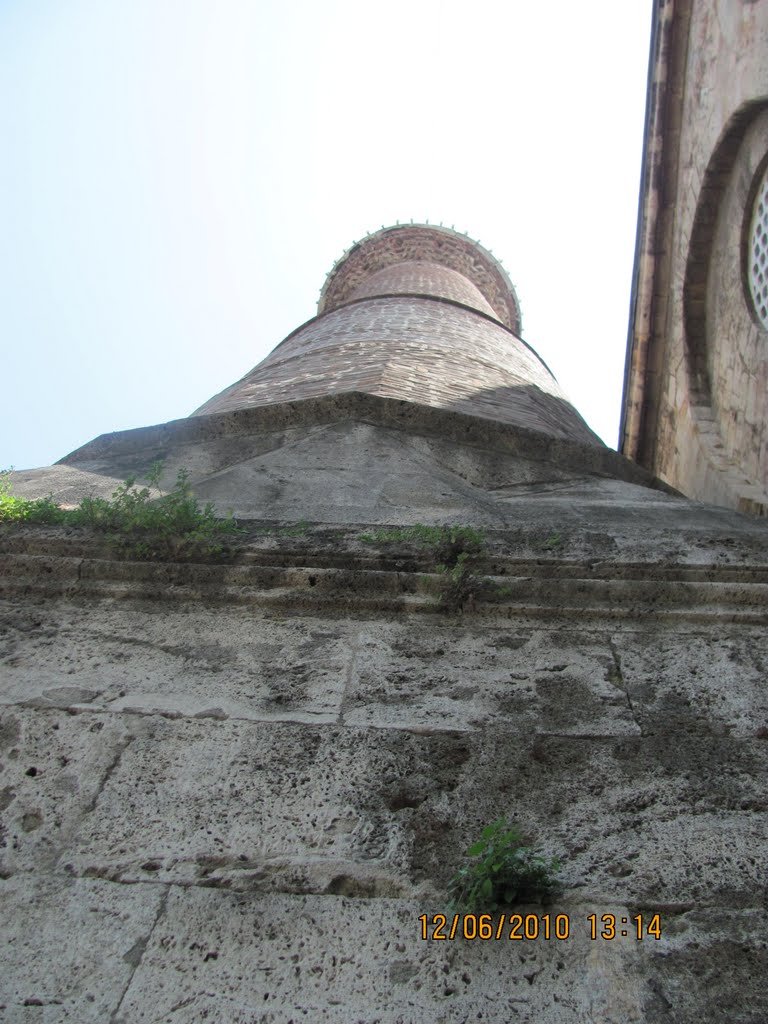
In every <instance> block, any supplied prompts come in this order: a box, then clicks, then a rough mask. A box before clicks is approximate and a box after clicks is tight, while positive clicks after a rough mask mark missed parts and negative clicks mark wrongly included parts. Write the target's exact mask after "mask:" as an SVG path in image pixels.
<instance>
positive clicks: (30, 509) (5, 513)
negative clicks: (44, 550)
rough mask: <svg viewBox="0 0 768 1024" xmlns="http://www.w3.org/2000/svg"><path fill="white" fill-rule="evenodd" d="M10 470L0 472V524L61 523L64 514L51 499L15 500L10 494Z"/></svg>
mask: <svg viewBox="0 0 768 1024" xmlns="http://www.w3.org/2000/svg"><path fill="white" fill-rule="evenodd" d="M10 475H11V470H10V469H4V470H2V472H0V523H41V524H51V523H61V522H64V519H65V517H66V512H65V510H64V509H61V508H59V506H58V505H57V504H56V502H55V501H54V500H53V498H52V497H50V496H49V497H47V498H34V499H32V498H17V497H16V496H15V495H13V494H11V482H10V479H9V477H10Z"/></svg>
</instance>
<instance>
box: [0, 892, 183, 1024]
mask: <svg viewBox="0 0 768 1024" xmlns="http://www.w3.org/2000/svg"><path fill="white" fill-rule="evenodd" d="M163 899H164V893H163V892H162V890H161V889H160V887H159V886H146V885H144V886H127V885H110V884H109V883H106V882H101V881H97V880H94V879H71V878H66V877H63V876H56V877H53V876H38V877H36V876H34V875H16V876H15V877H14V878H0V943H1V944H2V950H3V955H2V960H3V969H2V970H0V1020H2V1021H3V1022H7V1024H63V1022H68V1024H91V1022H93V1024H105V1022H106V1021H112V1020H114V1019H115V1018H114V1016H113V1014H114V1013H115V1012H116V1011H117V1010H118V1008H119V1006H120V1001H121V998H122V996H123V993H124V992H125V990H126V988H127V987H128V985H129V983H130V981H131V978H132V976H133V974H134V972H135V970H136V967H137V965H138V963H139V962H140V960H141V957H142V954H143V951H144V946H145V945H146V943H147V941H148V939H149V937H150V936H151V934H152V931H153V928H154V926H155V923H156V921H157V918H158V915H159V913H160V912H161V908H162V903H163ZM142 1016H143V1017H144V1019H145V1020H146V1019H149V1018H148V1016H147V1015H146V1009H145V1010H144V1011H142ZM135 1019H141V1018H140V1017H139V1018H135Z"/></svg>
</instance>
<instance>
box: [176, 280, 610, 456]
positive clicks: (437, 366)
mask: <svg viewBox="0 0 768 1024" xmlns="http://www.w3.org/2000/svg"><path fill="white" fill-rule="evenodd" d="M350 391H363V392H365V393H367V394H372V395H379V396H382V397H385V398H399V399H405V400H407V401H411V402H416V403H420V404H424V405H430V406H436V407H440V408H445V409H452V410H456V411H460V412H465V413H469V414H472V415H476V416H484V417H488V418H491V419H496V420H499V421H500V422H502V423H513V424H516V425H518V426H522V427H528V428H530V429H533V430H539V431H542V432H544V433H547V434H550V435H552V436H555V437H562V438H571V439H572V440H575V441H584V442H586V443H591V444H600V441H599V439H598V438H597V437H596V435H595V434H593V432H592V431H591V430H590V429H589V427H588V426H587V425H586V423H585V422H584V420H583V419H582V418H581V416H579V414H578V413H577V412H576V411H575V409H574V408H573V407H572V406H571V404H570V403H569V402H568V399H567V397H566V396H565V394H564V393H563V391H562V389H561V388H560V386H559V385H558V383H557V381H556V380H555V379H554V377H553V376H552V374H551V373H550V371H549V370H548V369H547V368H546V367H545V365H544V364H543V363H542V362H541V360H540V359H539V357H538V356H537V355H536V354H535V353H534V352H533V351H532V350H531V349H530V348H529V347H528V346H527V345H526V344H525V343H524V342H522V341H521V340H520V339H519V338H517V337H515V336H514V335H513V334H511V333H510V332H509V331H508V330H505V329H504V328H503V327H501V326H500V325H498V324H496V323H494V322H493V321H491V320H489V319H487V318H486V317H484V316H480V315H478V314H477V313H473V312H471V311H470V310H468V309H463V308H461V307H460V306H455V305H452V304H448V303H446V302H437V301H435V300H433V299H427V298H416V297H412V296H408V297H406V296H403V297H389V298H374V299H369V300H363V301H359V302H354V303H352V304H351V305H348V306H344V307H343V308H341V309H336V310H334V311H333V312H330V313H326V314H325V315H324V316H321V317H318V318H316V319H315V320H312V321H310V322H309V323H308V324H305V325H304V326H303V327H302V328H300V330H298V331H296V332H295V333H294V334H292V335H290V336H289V337H288V338H287V339H286V340H285V341H284V342H283V343H282V344H281V345H279V346H278V347H277V348H276V349H275V350H274V351H273V352H272V353H271V354H270V355H269V356H267V358H266V359H265V360H264V361H263V362H262V363H260V364H259V365H258V366H257V367H255V368H254V369H253V370H251V372H250V373H248V374H247V375H246V376H245V377H244V378H243V379H242V380H241V381H239V382H238V383H236V384H234V385H233V386H232V387H230V388H228V389H227V390H226V391H223V392H222V393H221V394H220V395H217V396H216V397H215V398H212V399H211V400H210V401H209V402H206V404H205V405H204V406H202V407H201V408H200V409H199V410H198V411H197V413H196V415H210V414H212V413H220V412H228V411H231V410H233V409H239V408H244V407H247V406H257V405H266V404H270V403H274V402H283V401H290V400H294V399H302V398H315V397H319V396H321V395H325V394H338V393H343V392H350Z"/></svg>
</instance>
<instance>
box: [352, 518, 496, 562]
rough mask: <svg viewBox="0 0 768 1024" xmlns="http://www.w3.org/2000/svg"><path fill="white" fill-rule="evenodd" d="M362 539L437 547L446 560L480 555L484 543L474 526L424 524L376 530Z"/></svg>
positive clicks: (369, 542)
mask: <svg viewBox="0 0 768 1024" xmlns="http://www.w3.org/2000/svg"><path fill="white" fill-rule="evenodd" d="M360 540H361V541H363V543H364V544H413V545H416V546H417V547H427V548H434V549H435V550H436V551H438V552H443V553H444V554H445V555H446V558H443V561H445V560H446V559H447V558H449V557H450V555H451V553H455V554H460V553H462V552H464V551H466V552H470V551H474V552H479V551H480V550H481V548H482V547H483V543H484V541H483V535H482V533H481V532H480V530H475V529H474V527H472V526H425V525H424V524H423V523H416V524H414V525H413V526H395V527H389V528H387V529H381V530H374V531H373V533H363V534H361V535H360Z"/></svg>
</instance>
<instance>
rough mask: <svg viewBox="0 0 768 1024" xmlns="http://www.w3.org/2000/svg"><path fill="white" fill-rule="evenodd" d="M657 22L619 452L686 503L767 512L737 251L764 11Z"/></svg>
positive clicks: (692, 11)
mask: <svg viewBox="0 0 768 1024" xmlns="http://www.w3.org/2000/svg"><path fill="white" fill-rule="evenodd" d="M657 17H658V18H659V24H660V26H661V29H660V33H659V46H660V49H659V56H658V60H657V70H658V69H659V68H661V69H662V70H661V71H659V72H658V73H659V74H660V75H661V80H660V81H657V82H656V83H655V84H653V86H652V90H651V92H650V94H649V102H653V101H654V99H655V96H656V94H657V91H658V90H660V89H664V90H666V93H665V95H666V100H665V103H666V110H667V115H666V118H667V119H666V122H665V125H664V129H663V137H662V138H657V137H655V136H653V134H651V136H650V137H649V138H648V139H647V142H646V145H647V153H646V160H647V162H648V168H649V171H648V180H647V192H646V196H645V208H644V213H643V216H644V217H645V218H646V221H645V222H643V219H642V217H641V227H643V230H645V229H646V228H647V224H648V216H649V213H650V211H651V210H652V208H653V207H654V206H655V205H656V204H657V205H658V213H657V214H654V215H653V217H652V218H651V221H650V222H651V223H652V224H653V225H654V227H653V230H652V231H651V232H650V233H647V235H646V236H644V237H642V239H641V242H642V244H641V249H640V256H639V270H640V277H639V280H638V284H637V286H636V294H637V296H638V307H637V308H636V311H635V320H634V325H633V329H634V331H635V342H634V348H633V347H632V346H630V351H629V358H630V365H631V373H630V379H629V386H628V390H627V392H626V394H625V404H626V407H625V433H624V438H623V442H622V444H623V447H622V450H623V451H624V452H625V453H627V454H629V455H631V456H632V457H636V458H638V459H639V460H640V462H641V464H643V465H645V466H646V467H647V468H648V469H650V470H651V471H652V472H654V473H656V474H657V475H659V476H660V477H661V478H662V479H664V480H666V481H668V482H669V483H671V484H672V485H673V486H675V487H677V488H679V489H680V490H682V491H683V492H684V493H686V494H689V495H691V496H692V497H697V498H700V499H703V500H707V501H713V502H715V503H717V504H722V505H727V506H731V507H738V508H741V509H742V510H744V511H751V512H757V513H761V512H763V513H764V512H765V510H766V508H768V494H767V491H766V488H767V487H768V462H767V461H766V435H765V429H766V428H765V424H766V412H768V408H767V407H766V380H767V379H768V333H767V332H766V331H765V329H764V328H763V327H761V326H759V325H758V324H757V323H756V321H755V319H754V316H753V314H752V310H751V303H750V300H749V297H748V292H747V288H746V268H745V265H744V245H745V232H746V226H745V221H746V225H747V226H748V221H749V216H750V210H749V209H748V207H749V204H750V200H751V195H752V191H753V187H754V179H755V173H756V171H757V169H758V166H759V165H760V163H761V161H762V159H763V158H764V157H765V155H766V154H767V153H768V135H767V134H766V127H765V126H766V120H765V115H764V114H763V113H762V110H763V105H764V103H765V102H768V61H767V60H766V55H768V8H766V6H765V5H764V4H760V3H733V2H731V0H675V2H674V3H672V4H665V5H659V6H658V9H657ZM667 29H669V31H670V32H671V35H667V34H666V33H667ZM659 147H663V152H662V155H661V162H660V164H659V166H658V168H656V169H654V170H650V168H651V167H652V165H653V162H654V159H655V157H654V154H655V153H656V152H657V151H658V152H661V149H660V148H659ZM646 323H647V324H648V326H647V327H646V326H644V325H645V324H646ZM646 332H647V336H648V341H647V364H646V363H645V360H646V348H645V346H646V342H645V340H644V338H645V336H646ZM636 388H639V390H640V392H642V399H641V400H638V399H637V391H636V390H635V389H636Z"/></svg>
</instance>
